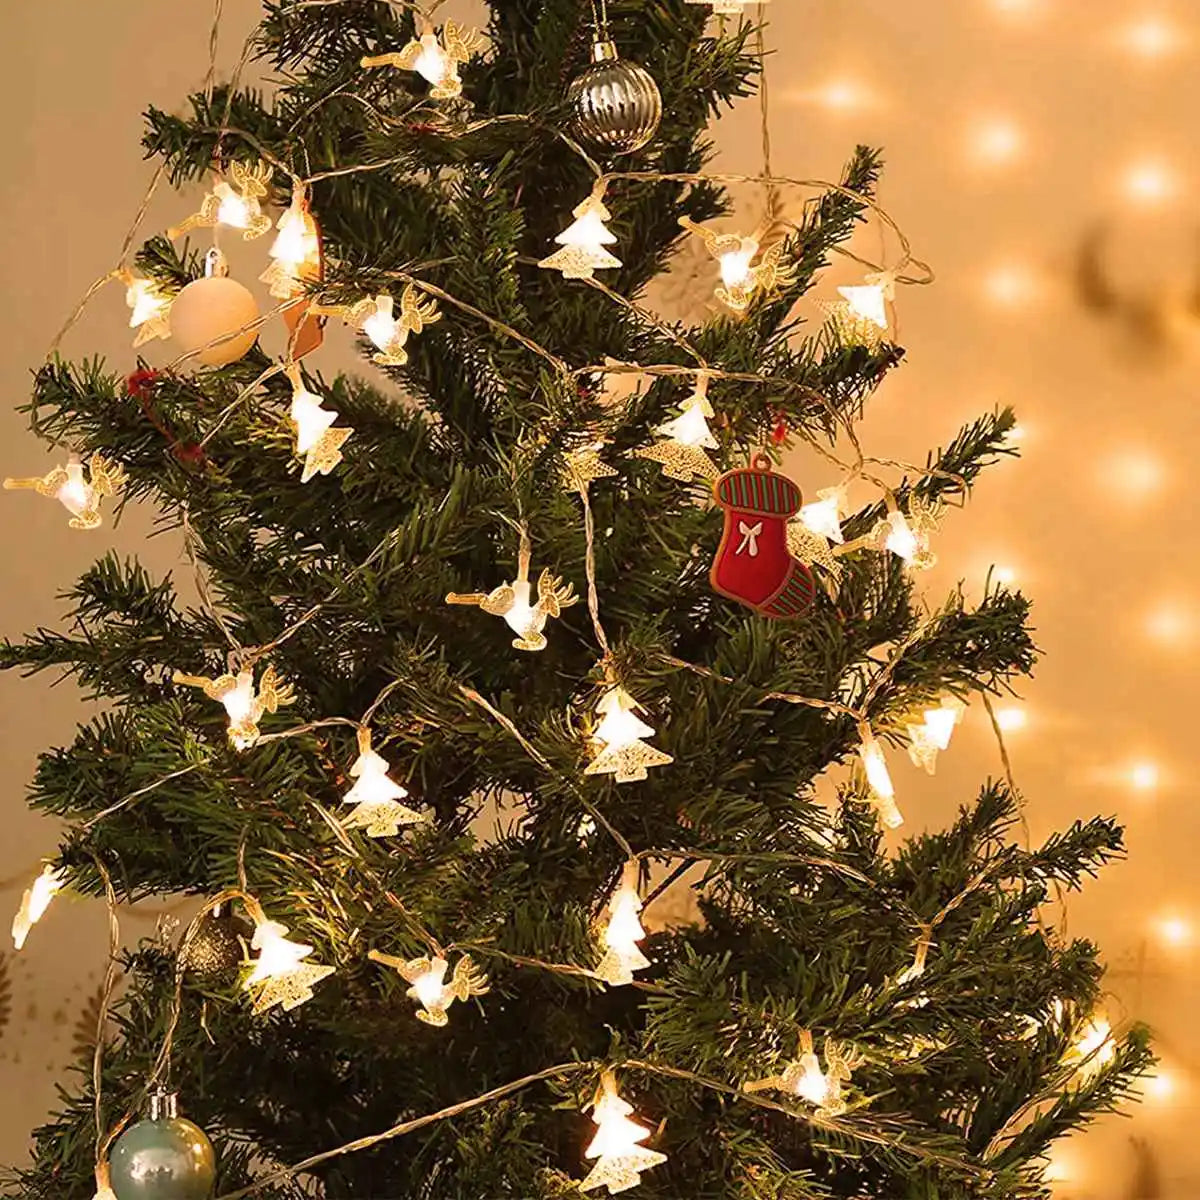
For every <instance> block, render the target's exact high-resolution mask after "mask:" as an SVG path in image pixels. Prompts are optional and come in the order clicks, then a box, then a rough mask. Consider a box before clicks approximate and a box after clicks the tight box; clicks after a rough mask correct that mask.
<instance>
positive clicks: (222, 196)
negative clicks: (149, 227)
mask: <svg viewBox="0 0 1200 1200" xmlns="http://www.w3.org/2000/svg"><path fill="white" fill-rule="evenodd" d="M229 175H230V179H232V181H233V182H232V183H231V182H230V181H229V180H228V179H219V180H218V181H217V182H216V183H215V184H214V185H213V189H212V191H211V192H209V193H208V194H207V195H206V196H205V197H204V199H203V201H202V202H201V204H200V210H199V211H198V212H194V213H192V215H191V216H190V217H188V218H187V219H186V220H185V221H184V222H183V223H182V224H180V225H176V226H174V227H173V228H172V229H169V230H167V236H168V237H169V238H171V239H172V240H174V239H175V238H177V237H181V236H182V235H183V234H185V233H189V232H190V231H191V230H193V229H197V228H208V227H211V226H214V225H227V226H228V227H229V228H231V229H240V230H241V231H242V237H243V238H244V239H245V240H246V241H250V240H251V239H253V238H256V237H261V236H262V235H263V234H264V233H266V232H267V231H268V230H269V229H270V228H271V218H270V217H269V216H267V215H266V213H264V212H263V211H262V203H261V202H262V200H263V198H264V197H265V196H266V195H267V190H268V186H269V183H270V180H271V167H270V165H269V164H267V163H256V164H254V165H248V164H246V163H240V162H234V163H231V164H230V166H229Z"/></svg>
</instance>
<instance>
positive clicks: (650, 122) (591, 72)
mask: <svg viewBox="0 0 1200 1200" xmlns="http://www.w3.org/2000/svg"><path fill="white" fill-rule="evenodd" d="M567 101H568V103H569V104H570V105H571V109H572V113H573V125H574V132H575V134H577V135H578V137H579V139H580V140H581V141H582V142H583V143H584V144H585V145H586V146H587V148H588V149H589V150H595V151H600V152H607V153H609V154H631V153H632V152H633V151H634V150H640V149H641V148H642V147H643V146H644V145H646V143H647V142H649V141H650V139H651V138H652V137H653V136H654V135H655V133H656V132H657V131H658V125H659V122H660V121H661V120H662V94H661V93H660V92H659V90H658V84H656V83H655V82H654V79H653V78H652V76H651V75H650V73H649V71H647V70H646V69H645V68H644V67H639V66H638V65H637V63H631V62H625V61H624V60H623V59H621V58H620V57H619V56H618V54H617V48H616V46H614V45H613V43H612V42H607V41H604V42H596V44H595V45H594V46H593V47H592V65H591V66H590V67H588V69H587V70H586V71H584V72H583V74H582V75H580V76H579V77H578V78H576V79H574V80H573V81H572V83H571V86H570V88H569V89H568V90H567Z"/></svg>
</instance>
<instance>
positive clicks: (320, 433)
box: [288, 363, 353, 483]
mask: <svg viewBox="0 0 1200 1200" xmlns="http://www.w3.org/2000/svg"><path fill="white" fill-rule="evenodd" d="M288 378H289V379H290V380H291V382H292V407H291V410H290V414H289V415H290V417H291V421H292V427H293V428H294V429H295V431H296V457H297V458H302V459H303V460H304V468H303V470H302V471H301V473H300V482H301V483H307V482H308V481H309V480H310V479H311V478H312V477H313V476H314V475H328V474H329V473H330V472H331V471H332V470H333V469H334V468H335V467H336V466H337V465H338V463H340V462H341V461H342V446H343V445H345V443H346V439H347V438H348V437H349V436H350V435H351V433H353V430H351V429H346V428H341V429H334V428H333V427H332V426H333V423H334V421H336V420H337V419H338V415H337V413H335V412H333V411H332V410H331V409H328V408H323V407H322V406H321V397H320V396H318V395H317V394H316V393H315V392H310V391H309V390H308V389H307V388H306V387H305V386H304V384H303V382H302V381H301V378H300V368H299V367H298V366H296V365H295V364H294V363H293V364H292V365H291V366H290V367H288Z"/></svg>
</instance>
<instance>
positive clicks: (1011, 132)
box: [970, 117, 1025, 167]
mask: <svg viewBox="0 0 1200 1200" xmlns="http://www.w3.org/2000/svg"><path fill="white" fill-rule="evenodd" d="M970 140H971V151H972V156H973V157H974V158H975V160H976V161H977V162H979V163H980V164H981V165H984V166H992V167H1000V166H1008V165H1010V164H1012V163H1014V162H1016V161H1017V160H1018V159H1019V158H1020V157H1021V154H1022V151H1023V150H1024V149H1025V136H1024V134H1023V133H1022V132H1021V129H1020V126H1018V125H1017V124H1016V123H1015V122H1013V121H1011V120H1009V119H1008V118H1005V117H994V118H992V119H990V120H987V121H983V122H980V123H979V124H978V125H977V126H976V127H975V129H974V130H972V132H971V139H970Z"/></svg>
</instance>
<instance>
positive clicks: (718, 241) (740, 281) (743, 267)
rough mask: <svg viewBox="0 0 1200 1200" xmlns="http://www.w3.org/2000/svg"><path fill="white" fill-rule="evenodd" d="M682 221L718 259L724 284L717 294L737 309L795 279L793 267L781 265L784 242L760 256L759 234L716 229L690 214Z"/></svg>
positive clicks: (681, 218)
mask: <svg viewBox="0 0 1200 1200" xmlns="http://www.w3.org/2000/svg"><path fill="white" fill-rule="evenodd" d="M679 224H680V225H681V226H682V227H683V228H684V229H686V230H688V231H689V232H690V233H694V234H697V235H699V236H700V237H701V238H702V239H703V240H704V246H705V248H706V249H707V250H708V252H709V254H711V255H712V256H713V258H715V259H716V260H717V264H718V267H719V268H720V272H721V285H722V286H720V287H718V288H717V290H716V293H715V294H716V297H717V299H718V300H720V301H721V303H722V304H724V305H726V306H727V307H728V308H730V309H732V310H733V311H734V312H735V313H743V312H745V311H746V309H748V308H749V307H750V301H751V300H752V299H753V298H754V295H755V293H756V292H770V291H773V290H774V289H775V288H777V287H779V286H780V285H783V284H788V283H792V282H794V280H795V273H794V272H793V270H792V269H791V268H790V267H786V266H783V265H781V260H782V258H783V251H784V243H783V242H776V243H775V244H774V245H773V246H771V247H769V248H768V249H767V250H765V251H763V253H762V255H761V256H759V241H758V238H756V237H744V236H743V235H742V234H740V233H716V232H714V231H713V230H711V229H707V228H706V227H705V226H703V225H699V224H697V223H696V222H695V221H693V220H691V218H689V217H680V218H679ZM756 257H758V258H759V261H758V262H757V263H755V262H754V259H755V258H756Z"/></svg>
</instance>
